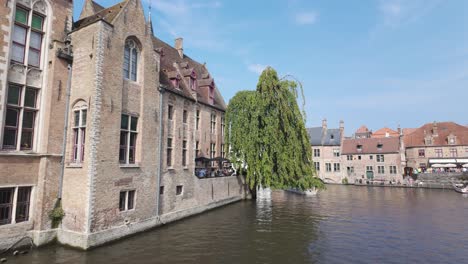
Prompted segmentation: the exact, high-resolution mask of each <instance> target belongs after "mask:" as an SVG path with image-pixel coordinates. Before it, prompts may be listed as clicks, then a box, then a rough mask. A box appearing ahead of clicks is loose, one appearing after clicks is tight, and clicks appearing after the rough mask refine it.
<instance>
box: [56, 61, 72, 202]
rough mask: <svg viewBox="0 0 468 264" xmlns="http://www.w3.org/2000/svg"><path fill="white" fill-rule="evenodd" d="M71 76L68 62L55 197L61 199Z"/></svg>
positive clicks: (70, 66)
mask: <svg viewBox="0 0 468 264" xmlns="http://www.w3.org/2000/svg"><path fill="white" fill-rule="evenodd" d="M71 77H72V65H71V64H68V80H67V93H66V97H65V125H64V127H63V142H62V161H61V164H60V177H59V191H58V194H57V198H58V199H59V200H61V199H62V192H63V174H64V171H65V152H66V145H67V135H68V116H69V113H68V112H69V110H70V90H71Z"/></svg>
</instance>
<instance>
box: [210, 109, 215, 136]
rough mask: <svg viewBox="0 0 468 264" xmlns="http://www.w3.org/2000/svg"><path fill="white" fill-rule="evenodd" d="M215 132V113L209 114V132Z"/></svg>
mask: <svg viewBox="0 0 468 264" xmlns="http://www.w3.org/2000/svg"><path fill="white" fill-rule="evenodd" d="M215 133H216V114H211V134H215Z"/></svg>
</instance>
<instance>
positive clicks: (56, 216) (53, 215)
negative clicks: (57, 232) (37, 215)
mask: <svg viewBox="0 0 468 264" xmlns="http://www.w3.org/2000/svg"><path fill="white" fill-rule="evenodd" d="M64 216H65V211H63V208H62V202H61V201H60V200H57V202H56V203H55V207H54V209H53V210H52V211H50V213H49V218H50V219H51V220H52V228H57V227H58V226H59V224H60V223H61V222H62V219H63V217H64Z"/></svg>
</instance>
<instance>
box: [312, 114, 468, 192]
mask: <svg viewBox="0 0 468 264" xmlns="http://www.w3.org/2000/svg"><path fill="white" fill-rule="evenodd" d="M308 132H309V137H310V141H311V147H312V159H313V161H314V166H315V169H316V171H317V174H318V176H319V177H320V178H321V179H323V180H324V181H325V182H329V183H344V182H348V183H356V182H360V183H364V182H368V181H379V182H387V183H388V182H394V183H398V182H403V178H404V177H405V176H410V175H412V174H413V173H414V172H417V173H421V172H426V171H436V170H437V171H441V170H463V168H466V167H468V127H467V126H463V125H459V124H456V123H454V122H433V123H428V124H425V125H423V126H421V127H419V128H406V129H400V128H398V129H397V130H392V129H390V128H387V127H385V128H382V129H379V130H377V131H375V132H373V131H371V130H369V129H368V128H367V127H366V126H362V127H360V128H359V129H358V130H356V131H355V133H354V134H353V135H352V136H350V137H345V132H344V123H343V121H341V122H340V124H339V128H328V126H327V120H326V119H324V120H323V121H322V126H321V127H313V128H309V129H308Z"/></svg>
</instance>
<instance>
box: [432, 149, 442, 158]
mask: <svg viewBox="0 0 468 264" xmlns="http://www.w3.org/2000/svg"><path fill="white" fill-rule="evenodd" d="M434 151H435V154H436V157H437V158H442V157H443V156H444V152H443V150H442V149H440V148H439V149H435V150H434Z"/></svg>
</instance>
